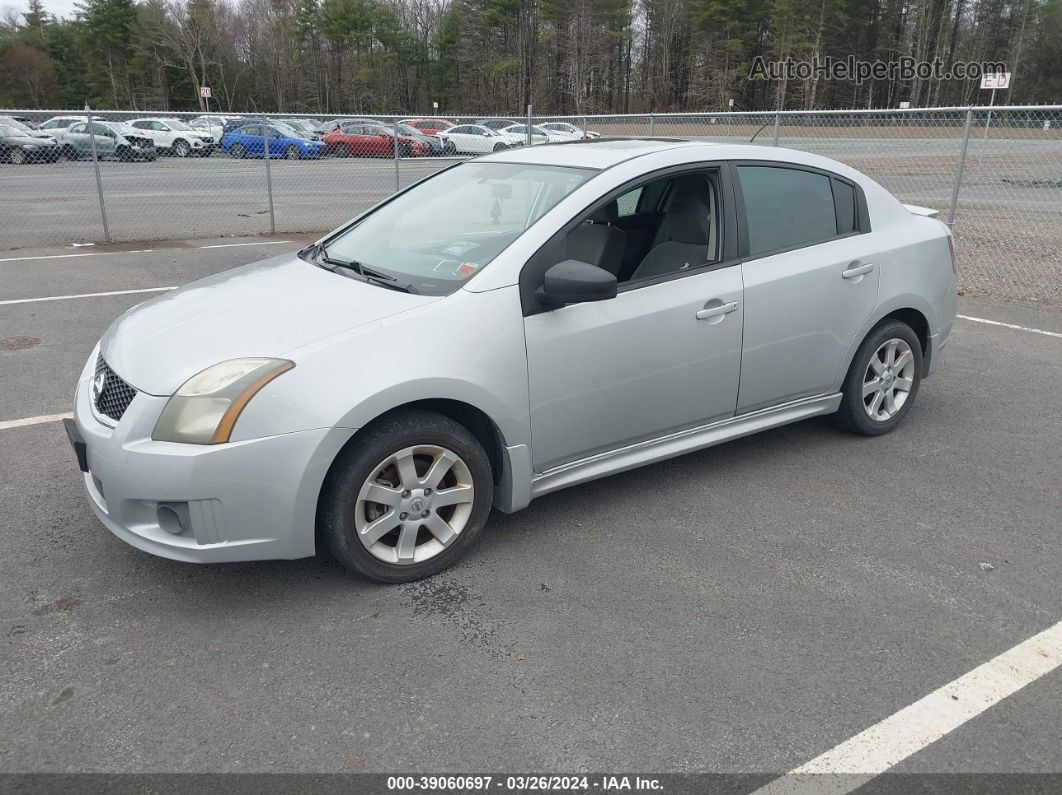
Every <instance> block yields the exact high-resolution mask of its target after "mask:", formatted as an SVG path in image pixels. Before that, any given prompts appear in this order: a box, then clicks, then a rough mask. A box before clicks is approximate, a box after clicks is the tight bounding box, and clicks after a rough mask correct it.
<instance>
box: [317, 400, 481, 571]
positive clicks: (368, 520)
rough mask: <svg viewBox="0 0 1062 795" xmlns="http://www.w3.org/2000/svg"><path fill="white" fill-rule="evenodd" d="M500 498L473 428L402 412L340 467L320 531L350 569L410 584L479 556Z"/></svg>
mask: <svg viewBox="0 0 1062 795" xmlns="http://www.w3.org/2000/svg"><path fill="white" fill-rule="evenodd" d="M493 489H494V481H493V476H492V472H491V467H490V461H489V460H488V458H487V454H486V452H485V451H484V450H483V447H482V446H481V445H480V444H479V442H478V441H477V440H476V437H475V436H473V435H472V433H471V432H470V431H469V430H468V429H467V428H465V427H464V426H463V425H460V424H459V423H457V422H455V421H454V420H451V419H450V418H449V417H444V416H442V415H441V414H435V413H434V412H428V411H403V412H396V413H394V414H392V415H390V416H388V417H384V418H383V419H381V420H379V421H378V422H377V423H375V424H374V425H373V426H372V427H370V428H368V429H366V430H365V431H363V432H362V433H361V434H359V435H358V438H357V443H356V444H355V445H352V446H351V447H349V448H348V449H347V450H346V451H345V452H344V453H343V454H342V455H341V456H340V458H339V459H337V461H336V463H335V464H334V465H333V466H332V470H331V471H330V472H329V474H328V478H327V479H326V481H325V485H324V488H323V489H322V492H321V502H320V504H319V508H318V531H319V533H320V536H321V538H322V540H323V541H324V542H325V544H326V545H327V547H328V549H329V550H330V551H331V553H332V554H333V555H334V556H335V558H336V559H337V560H338V561H339V562H340V563H342V564H343V565H344V566H345V567H347V568H348V569H350V570H352V571H355V572H357V573H359V574H362V575H364V576H366V577H371V578H372V579H375V580H379V581H381V582H391V583H396V582H410V581H412V580H418V579H421V578H422V577H427V576H429V575H432V574H435V573H436V572H438V571H441V570H443V569H445V568H447V567H448V566H450V565H452V564H453V563H454V562H455V561H456V560H457V559H458V558H460V557H461V556H463V555H464V554H465V553H466V552H467V551H468V550H469V549H470V548H471V546H472V544H473V543H474V542H475V540H476V538H477V536H478V535H479V533H480V531H481V530H482V529H483V525H484V524H485V522H486V520H487V515H488V514H489V512H490V506H491V501H492V499H493Z"/></svg>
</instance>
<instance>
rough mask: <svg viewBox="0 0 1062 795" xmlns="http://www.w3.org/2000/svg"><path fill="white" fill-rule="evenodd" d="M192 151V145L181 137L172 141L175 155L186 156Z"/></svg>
mask: <svg viewBox="0 0 1062 795" xmlns="http://www.w3.org/2000/svg"><path fill="white" fill-rule="evenodd" d="M191 151H192V146H191V144H189V143H188V142H187V141H186V140H184V139H183V138H178V139H177V140H176V141H174V142H173V153H174V154H175V155H176V156H177V157H188V155H189V154H190V153H191Z"/></svg>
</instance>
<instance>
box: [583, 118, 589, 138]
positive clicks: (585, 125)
mask: <svg viewBox="0 0 1062 795" xmlns="http://www.w3.org/2000/svg"><path fill="white" fill-rule="evenodd" d="M589 132H590V117H589V116H583V138H589V137H590V136H589V135H587V133H589Z"/></svg>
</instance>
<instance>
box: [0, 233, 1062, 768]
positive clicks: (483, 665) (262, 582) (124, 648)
mask: <svg viewBox="0 0 1062 795" xmlns="http://www.w3.org/2000/svg"><path fill="white" fill-rule="evenodd" d="M299 240H300V239H298V238H291V237H286V238H278V239H265V238H258V239H252V240H226V241H213V242H211V241H196V242H194V243H189V244H181V245H172V244H170V245H167V246H166V247H161V248H160V247H154V248H153V249H152V250H149V251H130V250H125V251H120V250H109V249H103V248H100V247H97V248H92V249H76V250H72V249H42V250H35V251H21V252H6V253H5V254H4V256H3V257H0V285H2V294H0V372H2V374H3V377H2V379H0V473H2V477H0V544H2V548H3V550H4V552H3V555H2V556H0V610H2V611H3V617H2V623H0V659H2V660H3V668H4V675H3V677H0V736H3V737H4V741H3V742H2V743H0V772H4V773H13V772H45V771H47V772H97V771H98V772H103V771H107V772H115V771H141V772H144V771H146V772H190V771H196V772H203V771H211V772H240V771H260V772H272V771H314V772H394V771H405V772H408V771H418V772H435V773H442V772H454V773H463V772H470V771H484V770H487V769H498V770H541V771H550V772H557V773H568V772H571V773H574V772H580V771H611V770H646V771H658V772H663V771H671V772H693V771H712V772H733V773H748V772H755V773H768V774H781V773H784V772H786V771H789V770H792V769H794V768H797V767H799V766H800V765H802V764H804V763H805V762H807V761H808V760H811V759H813V758H815V757H817V756H819V755H820V754H823V753H824V752H826V751H828V750H830V749H832V748H834V747H836V746H838V745H839V744H841V743H843V742H845V741H846V740H848V739H849V738H851V737H853V735H857V734H859V733H860V732H862V731H864V730H865V729H867V728H868V727H871V726H874V725H875V724H877V723H879V722H880V721H883V719H886V718H888V717H889V716H892V715H894V714H895V713H897V712H898V711H899V710H901V709H903V708H905V707H907V706H908V705H911V704H913V703H915V702H918V701H919V700H920V699H922V698H923V697H924V696H926V695H927V694H929V693H931V692H933V691H935V690H937V689H938V688H941V687H942V686H944V685H946V684H948V683H950V682H953V681H954V680H956V679H958V678H960V677H962V676H963V675H964V674H966V673H967V672H969V671H971V670H972V669H975V668H977V667H978V666H980V665H982V664H983V663H985V662H986V661H989V660H991V659H993V658H995V657H996V656H997V655H1000V654H1001V653H1004V652H1006V651H1007V650H1008V649H1011V648H1012V647H1015V646H1016V645H1018V644H1021V643H1022V642H1023V641H1025V640H1026V639H1028V638H1029V637H1030V636H1033V635H1035V634H1037V633H1039V632H1041V631H1043V630H1045V629H1047V628H1049V627H1052V626H1054V625H1055V624H1057V623H1058V622H1059V619H1060V617H1062V589H1060V588H1059V571H1060V563H1062V532H1060V527H1062V521H1060V518H1059V517H1060V516H1062V475H1060V473H1062V444H1060V442H1062V416H1060V414H1059V410H1058V409H1059V400H1058V395H1059V394H1062V367H1060V366H1059V358H1060V354H1062V337H1060V336H1057V335H1059V334H1062V312H1060V311H1058V310H1057V309H1055V310H1051V309H1044V308H1036V307H1028V306H1022V305H1013V304H1003V303H995V302H991V301H986V300H974V299H962V301H961V304H960V312H961V313H962V314H963V315H965V316H968V317H971V318H978V319H979V320H968V319H960V320H959V321H958V322H957V326H956V329H955V331H954V337H953V341H952V343H951V347H950V349H949V351H948V355H947V358H946V360H945V362H944V364H943V366H942V369H941V370H940V372H939V374H938V375H937V376H935V377H934V378H932V379H929V380H927V381H926V382H925V384H924V385H923V388H922V391H921V393H920V395H919V397H918V405H917V406H916V409H915V411H914V412H912V414H911V415H910V417H909V419H908V421H907V422H906V424H905V425H903V426H902V427H901V428H900V429H899V430H897V431H896V432H895V433H893V434H891V435H889V436H886V437H882V438H879V439H874V440H868V439H862V438H856V437H853V436H848V435H845V434H842V433H840V432H838V431H836V430H834V429H833V427H832V426H831V425H830V424H829V422H828V421H825V420H812V421H808V422H803V423H800V424H797V425H793V426H790V427H787V428H782V429H779V430H775V431H771V432H767V433H764V434H760V435H758V436H754V437H750V438H746V439H743V440H740V441H737V442H733V443H730V444H727V445H723V446H720V447H716V448H713V449H709V450H707V451H703V452H701V453H697V454H693V455H688V456H685V457H683V458H679V459H676V460H672V461H669V462H664V463H661V464H657V465H654V466H651V467H648V468H644V469H640V470H636V471H633V472H628V473H624V474H621V475H617V476H614V477H610V478H607V479H604V480H600V481H597V482H594V483H590V484H587V485H584V486H579V487H576V488H572V489H569V490H566V491H562V492H559V493H556V494H552V495H549V496H547V497H544V498H542V499H540V500H537V501H536V502H535V503H533V504H532V505H531V507H530V508H528V509H527V510H525V511H523V512H521V513H518V514H515V515H512V516H504V515H499V514H495V515H494V516H493V518H492V519H491V521H490V523H489V524H488V527H487V530H486V532H485V533H484V540H483V543H482V544H481V545H480V547H479V548H478V550H477V551H475V552H474V553H473V554H472V555H471V556H470V557H469V558H468V559H467V560H465V561H464V562H463V563H461V564H460V565H459V566H458V567H456V568H455V569H452V570H450V571H447V572H444V573H443V574H441V575H438V576H436V577H435V578H432V579H429V580H426V581H422V582H419V583H414V584H411V585H403V586H391V587H388V586H381V585H376V584H371V583H368V582H363V581H359V580H357V579H353V578H352V577H351V576H349V575H347V574H346V573H345V572H343V571H342V570H341V569H339V568H337V567H336V566H334V565H332V564H329V563H326V562H323V561H321V560H317V559H308V560H300V561H288V562H282V561H277V562H266V563H255V564H229V565H221V566H211V567H197V566H194V565H189V564H179V563H174V562H171V561H166V560H161V559H157V558H153V557H150V556H148V555H146V554H144V553H142V552H139V551H137V550H135V549H133V548H131V547H128V546H126V545H125V544H123V543H122V542H120V541H118V540H117V539H116V538H114V537H113V536H111V535H110V534H109V533H108V532H107V531H106V530H105V529H104V528H103V527H102V526H101V525H100V524H99V523H98V522H97V521H96V519H95V517H94V516H93V515H92V513H91V511H90V510H89V508H88V505H87V504H86V501H85V498H84V495H83V492H82V487H81V483H80V477H79V473H78V470H77V466H76V463H75V461H74V457H73V454H72V452H71V450H70V448H69V445H68V443H67V440H66V438H65V435H64V433H63V430H62V425H61V423H59V422H57V421H47V420H41V421H38V420H33V418H40V417H46V416H48V415H54V414H61V413H64V412H67V411H69V410H70V404H71V394H72V390H73V388H74V383H75V380H76V378H77V375H78V373H79V372H80V368H81V366H82V364H83V362H84V360H85V358H86V357H87V356H88V354H89V352H90V350H91V348H92V347H93V345H94V343H95V341H96V340H97V339H98V338H99V336H100V335H101V334H102V333H103V331H104V330H105V329H106V328H107V326H108V325H109V324H110V322H111V321H112V320H113V319H114V318H115V317H116V316H117V315H118V314H119V313H121V312H122V311H124V310H125V309H126V308H128V307H130V306H132V305H134V304H136V303H139V302H140V301H142V300H145V299H146V298H149V297H151V295H152V294H153V293H150V292H128V291H144V290H153V289H157V288H166V287H170V286H173V285H177V284H182V283H184V282H187V281H190V280H192V279H194V278H197V277H199V276H205V275H207V274H210V273H214V272H217V271H220V270H223V269H226V268H228V267H232V266H235V265H238V264H242V263H244V262H247V261H251V260H254V259H260V258H263V257H266V256H271V255H273V254H277V253H280V252H282V251H285V250H291V249H294V248H296V247H297V246H298V243H299ZM219 245H223V246H226V247H222V248H204V246H219ZM128 248H129V249H132V248H134V247H128ZM135 248H143V246H140V247H135ZM71 254H77V255H86V254H87V255H89V256H77V257H71V256H69V255H71ZM96 293H115V294H110V295H95V296H93V297H77V298H64V299H59V300H53V299H57V298H58V297H60V296H71V295H83V294H96ZM28 299H32V300H28ZM37 299H47V300H37ZM982 320H990V321H995V322H997V323H1006V324H1011V326H1020V327H1023V328H1025V329H1033V330H1032V331H1030V330H1023V329H1022V328H1012V327H1009V326H1001V325H993V324H991V323H985V322H981V321H982ZM1037 330H1039V331H1046V332H1050V333H1048V334H1044V333H1039V332H1038V331H1037ZM1051 334H1055V335H1056V336H1052V335H1051ZM24 420H26V421H27V422H22V421H24ZM29 420H33V421H32V422H30V421H29ZM981 564H987V566H982V565H981ZM956 698H958V697H956ZM912 731H913V729H912ZM1060 738H1062V669H1060V668H1055V669H1054V670H1053V671H1052V672H1050V673H1047V674H1046V675H1044V676H1042V677H1040V678H1037V679H1035V681H1032V682H1031V683H1030V684H1028V685H1027V686H1025V687H1023V688H1022V689H1020V690H1018V691H1017V692H1016V693H1015V694H1014V695H1012V696H1010V697H1007V698H1004V699H1002V700H1001V701H999V703H997V704H995V705H994V706H992V707H990V708H989V709H987V710H986V711H984V712H982V713H981V714H979V715H977V716H976V717H973V718H972V719H970V720H969V721H967V722H965V723H963V724H962V725H961V726H959V727H958V728H956V729H955V730H954V731H949V732H947V733H945V734H944V736H942V737H941V738H940V739H938V740H936V741H935V742H932V743H929V744H927V745H926V746H925V747H924V748H922V749H921V750H919V751H917V752H916V753H914V754H913V755H911V756H909V757H907V758H906V759H905V760H904V761H902V762H900V763H899V764H898V765H896V766H895V767H893V768H892V770H894V771H895V772H959V773H1062V742H1060Z"/></svg>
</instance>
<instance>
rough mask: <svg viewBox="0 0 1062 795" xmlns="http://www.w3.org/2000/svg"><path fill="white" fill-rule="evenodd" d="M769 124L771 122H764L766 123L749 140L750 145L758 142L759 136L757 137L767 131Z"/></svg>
mask: <svg viewBox="0 0 1062 795" xmlns="http://www.w3.org/2000/svg"><path fill="white" fill-rule="evenodd" d="M768 124H770V122H769V121H768V122H764V123H763V124H762V125H761V126H760V129H758V130H756V132H754V133H753V134H752V137H751V138H749V143H750V144H751V143H752V142H753V141H755V140H756V136H757V135H759V134H760V133H761V132H763V131H764V130H766V129H767V125H768Z"/></svg>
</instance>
